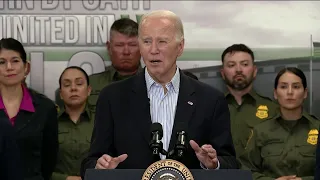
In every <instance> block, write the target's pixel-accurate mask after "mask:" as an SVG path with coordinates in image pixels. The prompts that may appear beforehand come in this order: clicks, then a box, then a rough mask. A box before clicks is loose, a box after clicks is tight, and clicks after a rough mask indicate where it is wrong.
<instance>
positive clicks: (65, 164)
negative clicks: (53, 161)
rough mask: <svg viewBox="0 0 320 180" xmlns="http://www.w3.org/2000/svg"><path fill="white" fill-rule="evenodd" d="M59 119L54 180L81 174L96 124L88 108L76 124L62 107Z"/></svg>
mask: <svg viewBox="0 0 320 180" xmlns="http://www.w3.org/2000/svg"><path fill="white" fill-rule="evenodd" d="M58 121H59V154H58V160H57V165H56V169H55V172H54V173H53V175H52V180H65V179H66V178H67V176H80V167H81V162H82V160H83V159H84V158H85V157H87V155H88V152H89V148H90V141H91V135H92V130H93V125H94V120H93V118H92V114H90V111H89V109H88V108H86V109H85V111H84V112H83V113H82V114H81V116H80V120H79V121H78V122H77V123H76V124H75V123H74V122H73V121H72V120H71V119H70V118H69V115H68V114H67V113H66V112H65V111H64V109H61V110H60V112H59V114H58Z"/></svg>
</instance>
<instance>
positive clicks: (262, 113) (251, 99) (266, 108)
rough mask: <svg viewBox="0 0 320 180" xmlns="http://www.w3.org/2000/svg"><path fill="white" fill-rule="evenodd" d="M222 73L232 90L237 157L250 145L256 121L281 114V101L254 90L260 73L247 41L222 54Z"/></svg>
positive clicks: (230, 92) (233, 131) (231, 113)
mask: <svg viewBox="0 0 320 180" xmlns="http://www.w3.org/2000/svg"><path fill="white" fill-rule="evenodd" d="M221 59H222V64H223V65H222V69H221V75H222V78H223V80H224V81H225V83H226V85H227V88H228V91H229V92H228V93H226V94H225V95H226V99H227V101H228V105H229V111H230V119H231V133H232V138H233V143H234V147H235V150H236V154H237V157H239V156H240V155H241V154H242V153H243V152H244V149H245V147H246V143H247V142H248V139H249V137H250V136H251V134H252V133H251V132H252V129H253V127H254V126H255V125H257V124H259V123H261V122H263V121H266V120H268V119H271V118H272V117H274V116H275V115H276V114H277V104H276V103H275V102H273V101H272V100H271V99H270V98H267V97H264V96H261V95H260V94H258V93H257V92H256V91H255V90H253V81H254V78H255V77H256V74H257V68H256V66H255V64H254V54H253V52H252V50H251V49H250V48H249V47H247V46H246V45H244V44H234V45H232V46H230V47H228V48H227V49H225V50H224V52H223V53H222V55H221Z"/></svg>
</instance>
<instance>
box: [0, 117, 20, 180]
mask: <svg viewBox="0 0 320 180" xmlns="http://www.w3.org/2000/svg"><path fill="white" fill-rule="evenodd" d="M20 165H21V162H20V156H19V150H18V146H17V144H16V141H15V135H14V131H13V127H12V126H11V124H9V123H8V122H7V121H5V120H3V119H0V179H1V180H21V179H23V176H22V171H21V166H20Z"/></svg>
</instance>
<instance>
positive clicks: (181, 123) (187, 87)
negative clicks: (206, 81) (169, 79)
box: [169, 71, 197, 152]
mask: <svg viewBox="0 0 320 180" xmlns="http://www.w3.org/2000/svg"><path fill="white" fill-rule="evenodd" d="M191 83H192V82H191V79H189V77H187V76H186V75H184V74H183V72H182V71H180V87H179V96H178V101H177V109H176V114H175V119H174V124H173V129H172V134H171V139H170V144H169V152H170V151H171V150H172V149H173V148H174V146H175V143H176V141H177V132H178V131H181V130H184V131H188V123H189V121H190V120H191V118H192V114H193V112H194V109H195V106H196V104H197V102H196V96H195V89H194V86H192V84H191ZM187 140H188V139H187ZM188 143H189V142H188Z"/></svg>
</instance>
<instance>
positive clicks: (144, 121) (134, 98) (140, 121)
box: [129, 71, 152, 143]
mask: <svg viewBox="0 0 320 180" xmlns="http://www.w3.org/2000/svg"><path fill="white" fill-rule="evenodd" d="M133 78H134V79H133V86H132V94H130V97H129V98H130V100H131V101H130V106H129V107H130V108H132V109H131V112H132V119H133V120H134V121H135V122H137V123H136V125H137V129H138V130H139V131H140V132H141V135H142V136H143V139H144V140H145V141H146V143H149V141H150V137H151V135H150V132H151V131H150V128H151V124H152V122H151V115H150V101H149V98H148V94H147V86H146V81H145V77H144V71H142V72H140V73H139V74H137V75H136V76H135V77H133Z"/></svg>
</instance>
